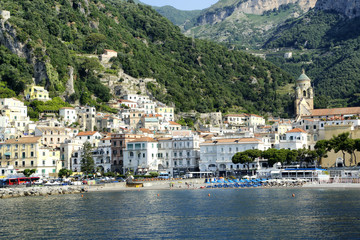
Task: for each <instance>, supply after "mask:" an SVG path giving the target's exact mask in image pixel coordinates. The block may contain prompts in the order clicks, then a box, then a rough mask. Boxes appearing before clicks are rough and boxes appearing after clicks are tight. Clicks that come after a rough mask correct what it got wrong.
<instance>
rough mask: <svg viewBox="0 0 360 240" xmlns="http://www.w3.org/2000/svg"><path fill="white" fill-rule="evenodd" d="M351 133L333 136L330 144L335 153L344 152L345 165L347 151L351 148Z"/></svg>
mask: <svg viewBox="0 0 360 240" xmlns="http://www.w3.org/2000/svg"><path fill="white" fill-rule="evenodd" d="M349 135H350V133H348V132H346V133H341V134H339V135H337V136H333V137H332V138H331V139H330V146H331V148H332V149H333V150H334V152H335V153H338V152H339V151H341V152H342V154H343V160H344V166H345V153H346V152H347V151H348V150H349Z"/></svg>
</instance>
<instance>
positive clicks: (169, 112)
mask: <svg viewBox="0 0 360 240" xmlns="http://www.w3.org/2000/svg"><path fill="white" fill-rule="evenodd" d="M155 112H156V113H157V114H160V115H161V116H162V117H163V118H164V119H166V120H167V121H174V115H175V114H174V108H173V107H167V106H164V107H160V106H159V107H156V108H155Z"/></svg>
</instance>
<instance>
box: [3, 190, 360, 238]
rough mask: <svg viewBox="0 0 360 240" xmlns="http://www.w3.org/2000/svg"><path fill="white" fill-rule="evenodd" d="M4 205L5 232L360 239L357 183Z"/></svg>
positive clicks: (5, 201) (144, 192)
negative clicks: (351, 185)
mask: <svg viewBox="0 0 360 240" xmlns="http://www.w3.org/2000/svg"><path fill="white" fill-rule="evenodd" d="M293 194H295V197H293ZM0 206H1V212H0V214H1V218H0V219H1V221H0V238H1V239H360V190H356V189H355V190H346V189H300V188H294V189H290V188H288V189H210V190H178V191H174V190H172V191H171V190H164V191H150V190H141V191H126V192H124V191H118V192H91V193H85V194H83V196H81V194H76V195H61V196H48V197H27V198H13V199H1V200H0Z"/></svg>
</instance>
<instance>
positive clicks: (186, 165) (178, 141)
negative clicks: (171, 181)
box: [158, 135, 200, 177]
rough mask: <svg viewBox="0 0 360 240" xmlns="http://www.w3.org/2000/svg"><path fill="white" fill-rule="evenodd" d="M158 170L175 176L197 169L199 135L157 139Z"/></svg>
mask: <svg viewBox="0 0 360 240" xmlns="http://www.w3.org/2000/svg"><path fill="white" fill-rule="evenodd" d="M158 159H159V162H160V165H159V166H160V168H159V170H166V171H167V172H168V173H169V174H170V175H172V176H174V177H177V176H182V175H185V173H187V172H194V171H198V170H199V160H200V139H199V136H197V135H194V136H189V137H173V138H159V139H158Z"/></svg>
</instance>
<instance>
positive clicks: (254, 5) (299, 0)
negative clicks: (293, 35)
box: [197, 0, 355, 25]
mask: <svg viewBox="0 0 360 240" xmlns="http://www.w3.org/2000/svg"><path fill="white" fill-rule="evenodd" d="M317 1H318V0H246V1H240V0H239V1H238V2H237V3H235V4H234V5H231V6H225V7H218V8H217V7H216V5H215V7H213V8H211V9H210V10H208V11H206V12H205V13H204V14H203V15H201V16H200V17H199V18H198V19H197V25H204V24H215V23H218V22H221V21H223V20H224V19H226V18H228V17H229V16H232V15H235V14H241V13H246V14H255V15H262V14H263V13H264V12H266V11H270V10H274V9H279V7H280V6H281V5H288V4H296V5H297V6H298V7H299V8H300V9H301V10H302V11H304V12H307V11H308V10H309V9H310V8H313V7H315V5H316V2H317ZM334 1H336V0H334ZM354 1H355V0H354Z"/></svg>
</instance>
